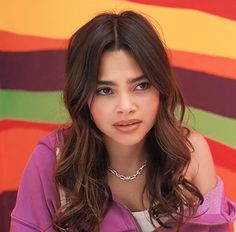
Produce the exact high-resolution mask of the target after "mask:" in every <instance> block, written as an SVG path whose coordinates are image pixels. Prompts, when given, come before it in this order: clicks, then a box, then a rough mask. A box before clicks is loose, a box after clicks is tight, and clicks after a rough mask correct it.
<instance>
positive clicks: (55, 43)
mask: <svg viewBox="0 0 236 232" xmlns="http://www.w3.org/2000/svg"><path fill="white" fill-rule="evenodd" d="M0 41H1V43H0V51H32V50H64V49H65V48H66V47H67V43H68V40H67V39H50V38H43V37H39V36H30V35H19V34H16V33H11V32H7V31H0Z"/></svg>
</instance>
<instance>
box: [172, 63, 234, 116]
mask: <svg viewBox="0 0 236 232" xmlns="http://www.w3.org/2000/svg"><path fill="white" fill-rule="evenodd" d="M174 73H175V77H176V79H177V81H178V83H179V85H180V87H181V89H182V92H183V94H184V98H185V102H186V104H187V105H190V106H193V107H196V108H199V109H203V110H206V111H210V112H213V113H216V114H219V115H223V116H226V117H230V118H236V81H235V80H233V79H227V78H222V77H217V76H214V75H211V74H207V73H203V72H194V71H191V70H186V69H182V68H175V69H174Z"/></svg>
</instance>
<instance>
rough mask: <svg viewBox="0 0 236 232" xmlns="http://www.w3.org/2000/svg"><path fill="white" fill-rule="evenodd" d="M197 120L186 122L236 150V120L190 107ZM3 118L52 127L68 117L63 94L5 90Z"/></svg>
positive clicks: (1, 100)
mask: <svg viewBox="0 0 236 232" xmlns="http://www.w3.org/2000/svg"><path fill="white" fill-rule="evenodd" d="M190 110H191V111H192V113H193V114H194V116H195V120H194V118H193V117H192V115H191V114H190V113H189V112H188V111H186V116H185V121H187V118H188V117H189V121H188V122H187V124H188V125H189V126H190V127H192V128H193V129H195V130H196V131H198V132H200V133H201V134H203V135H205V136H207V137H210V138H212V139H215V140H217V141H221V142H222V143H224V144H227V145H229V146H232V147H236V120H235V119H230V118H226V117H223V116H219V115H216V114H213V113H210V112H206V111H203V110H199V109H196V108H192V107H190ZM0 118H2V119H4V118H12V119H19V120H29V121H38V122H48V123H65V122H66V121H68V119H67V118H68V117H67V113H66V111H65V109H64V106H63V102H62V93H61V92H28V91H14V90H8V91H7V90H1V91H0Z"/></svg>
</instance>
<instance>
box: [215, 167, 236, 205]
mask: <svg viewBox="0 0 236 232" xmlns="http://www.w3.org/2000/svg"><path fill="white" fill-rule="evenodd" d="M216 172H217V174H218V175H219V176H220V177H221V178H222V179H223V181H224V184H225V193H226V195H227V196H228V197H229V198H230V199H232V200H233V201H235V202H236V188H235V180H236V171H235V172H233V171H231V170H228V169H227V168H224V167H221V166H219V165H216Z"/></svg>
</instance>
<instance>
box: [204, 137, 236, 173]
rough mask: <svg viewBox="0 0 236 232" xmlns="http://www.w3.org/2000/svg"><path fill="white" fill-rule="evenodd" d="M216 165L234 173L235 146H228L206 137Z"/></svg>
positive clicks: (235, 164)
mask: <svg viewBox="0 0 236 232" xmlns="http://www.w3.org/2000/svg"><path fill="white" fill-rule="evenodd" d="M207 142H208V144H209V146H210V149H211V152H212V155H213V158H214V162H215V164H216V165H218V166H221V167H224V168H227V169H229V170H231V171H233V172H235V173H236V148H235V149H234V148H231V147H228V146H226V145H224V144H222V143H220V142H217V141H215V140H212V139H210V138H207Z"/></svg>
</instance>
